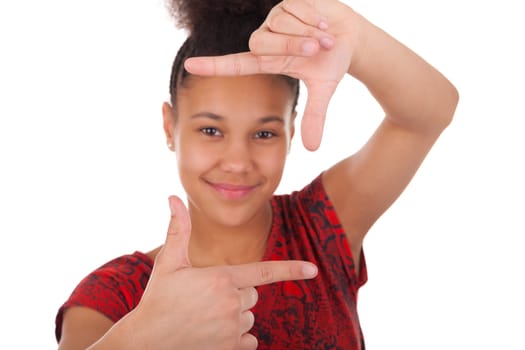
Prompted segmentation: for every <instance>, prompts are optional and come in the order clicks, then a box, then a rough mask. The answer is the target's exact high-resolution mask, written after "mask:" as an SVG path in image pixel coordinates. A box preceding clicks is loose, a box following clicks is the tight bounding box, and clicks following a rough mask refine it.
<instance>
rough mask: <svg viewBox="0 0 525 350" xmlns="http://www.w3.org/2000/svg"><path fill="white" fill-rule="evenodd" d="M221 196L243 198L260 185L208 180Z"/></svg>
mask: <svg viewBox="0 0 525 350" xmlns="http://www.w3.org/2000/svg"><path fill="white" fill-rule="evenodd" d="M206 182H207V183H208V185H210V186H211V187H212V188H213V189H214V190H215V191H216V192H217V193H218V194H219V195H220V196H221V197H223V198H225V199H242V198H245V197H247V196H249V195H250V194H251V193H252V192H254V191H255V189H256V188H257V187H258V185H238V184H229V183H219V182H209V181H206Z"/></svg>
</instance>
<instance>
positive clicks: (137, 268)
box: [55, 252, 153, 337]
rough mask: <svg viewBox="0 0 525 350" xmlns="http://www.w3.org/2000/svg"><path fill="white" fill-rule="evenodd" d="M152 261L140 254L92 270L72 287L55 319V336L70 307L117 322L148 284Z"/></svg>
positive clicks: (137, 299) (136, 302) (136, 300)
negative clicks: (98, 314)
mask: <svg viewBox="0 0 525 350" xmlns="http://www.w3.org/2000/svg"><path fill="white" fill-rule="evenodd" d="M152 269H153V261H152V260H151V259H150V258H149V257H148V256H147V255H146V254H144V253H141V252H134V253H133V254H128V255H122V256H120V257H117V258H115V259H112V260H110V261H108V262H106V263H104V264H103V265H101V266H100V267H98V268H96V269H95V270H93V271H92V272H90V273H89V274H88V275H87V276H85V277H84V278H83V279H82V280H81V281H80V283H78V285H77V286H76V287H75V288H74V290H73V292H72V293H71V295H70V296H69V298H68V299H67V300H66V301H65V302H64V303H63V304H62V306H61V307H60V308H59V310H58V313H57V316H56V320H55V321H56V326H57V337H59V334H60V328H61V324H62V320H63V315H64V312H65V311H66V310H67V309H69V308H71V307H74V306H81V307H86V308H89V309H92V310H95V311H98V312H100V313H101V314H103V315H104V316H106V317H107V318H109V319H110V320H112V321H113V322H117V321H118V320H119V319H121V318H122V317H124V315H126V314H127V313H128V312H130V311H131V310H132V309H133V308H135V307H136V306H137V304H138V302H139V301H140V298H141V297H142V294H143V293H144V289H145V288H146V285H147V283H148V280H149V277H150V275H151V271H152Z"/></svg>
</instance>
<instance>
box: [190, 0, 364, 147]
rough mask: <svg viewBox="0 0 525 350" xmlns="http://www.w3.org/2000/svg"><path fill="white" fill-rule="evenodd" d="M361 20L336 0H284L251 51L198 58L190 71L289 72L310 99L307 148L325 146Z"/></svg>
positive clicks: (254, 37) (253, 39)
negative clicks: (331, 111) (327, 122)
mask: <svg viewBox="0 0 525 350" xmlns="http://www.w3.org/2000/svg"><path fill="white" fill-rule="evenodd" d="M357 19H358V16H357V15H356V13H355V12H353V11H352V9H351V8H349V7H348V6H346V5H344V4H343V3H341V2H339V1H337V0H284V1H283V2H281V3H279V4H278V5H276V6H275V7H274V8H273V9H272V10H271V11H270V13H269V14H268V16H267V18H266V20H265V22H264V23H263V24H262V25H261V27H259V29H257V30H256V31H255V32H254V33H253V34H252V36H251V38H250V42H249V45H250V52H245V53H240V54H233V55H226V56H218V57H217V56H216V57H196V58H190V59H188V60H187V61H186V62H185V68H186V69H187V70H188V71H189V72H190V73H192V74H197V75H234V76H235V75H249V74H260V73H269V74H285V75H288V76H291V77H294V78H297V79H301V80H302V81H303V82H304V84H305V86H306V88H307V90H308V98H307V101H306V106H305V110H304V115H303V122H302V125H301V135H302V140H303V144H304V145H305V147H306V148H307V149H309V150H316V149H317V148H318V147H319V145H320V142H321V137H322V131H323V127H324V121H325V116H326V111H327V108H328V103H329V102H330V99H331V97H332V95H333V93H334V91H335V89H336V87H337V85H338V84H339V82H340V80H341V79H342V77H343V76H344V74H345V73H346V72H348V70H349V68H350V63H351V61H352V57H353V53H354V49H355V47H356V45H357V41H358V36H359V35H358V25H357V22H358V21H357Z"/></svg>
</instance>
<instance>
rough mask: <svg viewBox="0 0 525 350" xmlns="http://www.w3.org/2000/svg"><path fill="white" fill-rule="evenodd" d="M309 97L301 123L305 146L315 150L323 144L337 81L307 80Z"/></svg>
mask: <svg viewBox="0 0 525 350" xmlns="http://www.w3.org/2000/svg"><path fill="white" fill-rule="evenodd" d="M305 85H306V88H307V90H308V98H307V100H306V106H305V109H304V115H303V121H302V123H301V138H302V140H303V144H304V147H306V149H308V150H310V151H315V150H317V149H318V148H319V145H320V144H321V138H322V136H323V128H324V122H325V119H326V112H327V110H328V104H329V103H330V99H331V98H332V95H333V94H334V92H335V89H336V87H337V82H315V83H309V82H305Z"/></svg>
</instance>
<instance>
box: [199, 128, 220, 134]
mask: <svg viewBox="0 0 525 350" xmlns="http://www.w3.org/2000/svg"><path fill="white" fill-rule="evenodd" d="M200 132H202V133H203V134H204V135H206V136H222V134H221V132H220V131H219V129H217V128H212V127H206V128H202V129H200Z"/></svg>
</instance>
